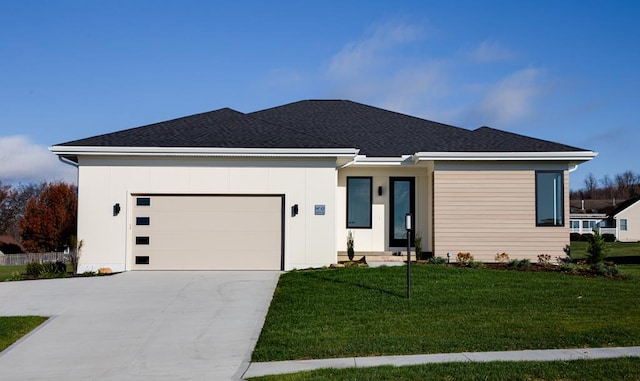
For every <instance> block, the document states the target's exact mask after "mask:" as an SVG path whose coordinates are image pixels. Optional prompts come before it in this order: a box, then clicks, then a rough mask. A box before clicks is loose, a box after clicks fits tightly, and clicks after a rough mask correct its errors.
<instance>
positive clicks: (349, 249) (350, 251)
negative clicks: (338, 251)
mask: <svg viewBox="0 0 640 381" xmlns="http://www.w3.org/2000/svg"><path fill="white" fill-rule="evenodd" d="M354 255H355V251H354V250H353V232H352V231H351V230H349V232H348V233H347V256H348V257H349V260H350V261H353V256H354Z"/></svg>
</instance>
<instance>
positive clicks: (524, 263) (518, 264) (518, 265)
mask: <svg viewBox="0 0 640 381" xmlns="http://www.w3.org/2000/svg"><path fill="white" fill-rule="evenodd" d="M507 266H508V267H511V268H514V269H526V268H528V267H529V266H531V261H530V260H528V259H526V258H525V259H513V260H511V261H509V263H507Z"/></svg>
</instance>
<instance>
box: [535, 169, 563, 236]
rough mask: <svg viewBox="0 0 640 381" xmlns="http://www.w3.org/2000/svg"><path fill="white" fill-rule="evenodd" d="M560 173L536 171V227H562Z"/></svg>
mask: <svg viewBox="0 0 640 381" xmlns="http://www.w3.org/2000/svg"><path fill="white" fill-rule="evenodd" d="M563 189H564V182H563V173H562V171H536V226H564V192H563Z"/></svg>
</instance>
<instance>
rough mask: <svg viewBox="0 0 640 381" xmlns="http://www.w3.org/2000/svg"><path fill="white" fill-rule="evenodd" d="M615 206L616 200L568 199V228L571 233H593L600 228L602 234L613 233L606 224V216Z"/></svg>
mask: <svg viewBox="0 0 640 381" xmlns="http://www.w3.org/2000/svg"><path fill="white" fill-rule="evenodd" d="M616 207H617V204H616V200H615V199H612V200H574V199H572V200H570V215H569V229H570V232H571V233H578V234H593V231H594V230H595V229H600V232H601V233H602V234H604V233H608V234H615V231H613V230H610V229H609V228H608V227H606V226H607V216H608V214H609V213H610V212H612V211H613V210H615V209H616Z"/></svg>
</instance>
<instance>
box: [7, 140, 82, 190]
mask: <svg viewBox="0 0 640 381" xmlns="http://www.w3.org/2000/svg"><path fill="white" fill-rule="evenodd" d="M76 173H77V170H76V169H75V168H73V167H72V166H70V165H67V164H63V163H61V162H60V161H59V160H58V158H57V157H56V156H55V155H54V154H52V153H51V152H50V151H49V150H48V149H47V147H44V146H41V145H38V144H35V143H33V142H32V141H31V140H30V139H29V138H28V137H26V136H0V180H2V182H3V183H20V182H21V183H32V182H41V181H58V180H62V181H66V182H69V183H75V182H76Z"/></svg>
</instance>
